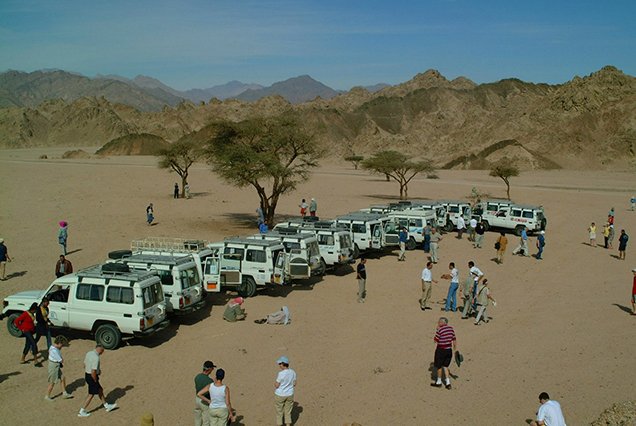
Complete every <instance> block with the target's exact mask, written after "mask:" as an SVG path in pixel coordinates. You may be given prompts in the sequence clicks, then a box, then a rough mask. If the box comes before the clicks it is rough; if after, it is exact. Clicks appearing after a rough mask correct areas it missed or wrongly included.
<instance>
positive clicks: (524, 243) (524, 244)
mask: <svg viewBox="0 0 636 426" xmlns="http://www.w3.org/2000/svg"><path fill="white" fill-rule="evenodd" d="M512 254H521V255H522V256H526V257H527V256H530V253H528V232H527V231H526V227H525V226H524V227H523V228H522V229H521V238H520V239H519V245H518V246H517V248H515V249H514V250H513V251H512Z"/></svg>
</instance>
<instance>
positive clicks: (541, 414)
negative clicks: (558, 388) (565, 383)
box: [530, 392, 565, 426]
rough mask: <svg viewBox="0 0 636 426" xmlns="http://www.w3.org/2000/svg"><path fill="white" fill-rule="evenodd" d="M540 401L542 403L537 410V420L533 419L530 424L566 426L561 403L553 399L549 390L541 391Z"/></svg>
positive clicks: (537, 425)
mask: <svg viewBox="0 0 636 426" xmlns="http://www.w3.org/2000/svg"><path fill="white" fill-rule="evenodd" d="M539 402H540V403H541V405H540V406H539V411H538V412H537V420H533V421H532V422H531V423H530V426H565V418H564V417H563V411H561V404H559V403H558V402H557V401H552V400H551V399H550V395H548V393H547V392H541V394H540V395H539Z"/></svg>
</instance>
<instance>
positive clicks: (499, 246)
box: [495, 241, 501, 250]
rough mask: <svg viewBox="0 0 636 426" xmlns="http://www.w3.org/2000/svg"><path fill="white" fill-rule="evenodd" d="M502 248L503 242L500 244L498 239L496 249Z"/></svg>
mask: <svg viewBox="0 0 636 426" xmlns="http://www.w3.org/2000/svg"><path fill="white" fill-rule="evenodd" d="M500 248H501V244H499V241H497V242H496V243H495V250H499V249H500Z"/></svg>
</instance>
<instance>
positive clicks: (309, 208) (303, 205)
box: [298, 198, 318, 218]
mask: <svg viewBox="0 0 636 426" xmlns="http://www.w3.org/2000/svg"><path fill="white" fill-rule="evenodd" d="M298 207H299V208H300V216H301V217H303V218H304V217H305V216H307V213H308V212H309V216H311V217H316V211H317V210H318V202H317V201H316V199H315V198H312V199H311V201H310V202H309V204H307V201H305V199H304V198H303V199H302V200H300V204H299V205H298Z"/></svg>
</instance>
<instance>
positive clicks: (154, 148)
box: [95, 133, 170, 155]
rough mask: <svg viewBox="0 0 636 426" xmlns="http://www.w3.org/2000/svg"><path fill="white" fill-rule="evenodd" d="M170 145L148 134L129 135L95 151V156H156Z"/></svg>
mask: <svg viewBox="0 0 636 426" xmlns="http://www.w3.org/2000/svg"><path fill="white" fill-rule="evenodd" d="M169 146H170V144H169V143H168V142H166V141H165V140H164V139H162V138H160V137H159V136H155V135H151V134H148V133H142V134H131V135H126V136H122V137H119V138H117V139H113V140H112V141H110V142H108V143H107V144H106V145H104V146H103V147H101V148H100V149H98V150H97V152H96V153H95V154H97V155H157V154H158V153H159V151H161V150H162V149H165V148H167V147H169Z"/></svg>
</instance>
